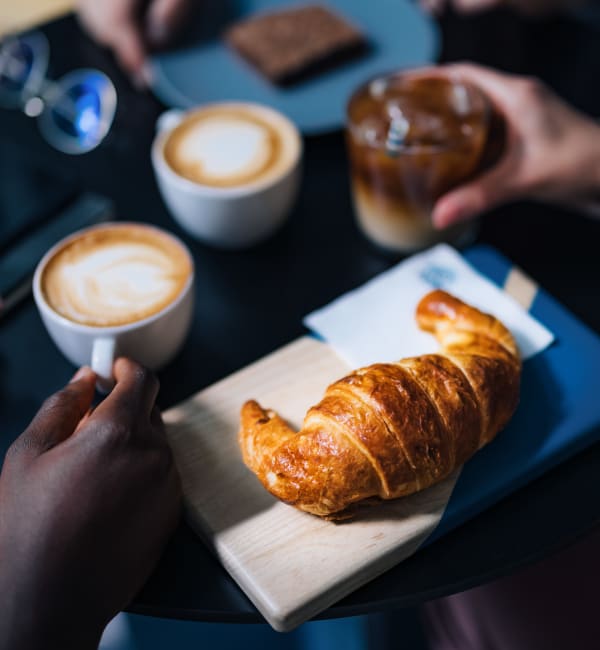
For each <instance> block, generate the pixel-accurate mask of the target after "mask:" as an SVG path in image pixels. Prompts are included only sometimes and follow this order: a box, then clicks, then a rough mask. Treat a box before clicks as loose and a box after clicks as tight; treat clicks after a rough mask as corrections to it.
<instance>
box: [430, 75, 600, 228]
mask: <svg viewBox="0 0 600 650" xmlns="http://www.w3.org/2000/svg"><path fill="white" fill-rule="evenodd" d="M444 69H445V70H446V73H447V74H449V75H454V76H457V77H458V78H459V79H464V80H465V81H467V82H470V83H472V84H474V85H476V86H479V87H480V88H481V89H482V90H483V91H484V92H485V93H486V94H487V96H488V97H489V98H490V100H491V101H492V103H493V104H494V106H495V109H496V110H497V111H498V113H499V114H500V116H501V117H502V118H503V119H504V122H505V125H506V130H507V137H506V147H505V150H504V152H503V155H502V157H501V159H500V160H499V162H498V163H497V164H496V165H495V166H494V167H493V168H492V169H490V170H489V171H487V172H485V173H484V174H482V175H481V176H479V177H478V178H476V179H475V180H473V181H472V182H470V183H467V184H465V185H462V186H460V187H458V188H456V189H454V190H452V191H450V192H448V193H447V194H446V195H445V196H442V197H441V198H440V199H439V200H438V201H437V203H436V205H435V207H434V212H433V221H434V223H435V225H436V226H438V227H445V226H448V225H450V224H452V223H455V222H458V221H463V220H466V219H470V218H472V217H475V216H476V215H478V214H481V213H483V212H486V211H487V210H490V209H491V208H494V207H496V206H498V205H500V204H502V203H506V202H509V201H515V200H519V199H534V200H539V201H545V202H550V203H557V204H562V205H566V206H568V207H572V208H574V209H577V210H582V211H585V212H587V213H588V214H590V215H597V216H600V124H599V123H597V122H596V121H595V120H593V119H592V118H590V117H587V116H585V115H583V114H582V113H580V112H578V111H577V110H575V109H574V108H572V107H570V106H569V105H568V104H566V103H565V102H564V101H563V100H561V99H560V98H559V97H558V96H557V95H555V94H554V93H553V92H552V91H551V90H549V89H548V88H547V87H546V86H544V85H543V84H542V83H541V82H540V81H538V80H536V79H531V78H525V77H517V76H513V75H508V74H502V73H499V72H495V71H493V70H490V69H487V68H483V67H480V66H476V65H471V64H459V65H449V66H445V68H444Z"/></svg>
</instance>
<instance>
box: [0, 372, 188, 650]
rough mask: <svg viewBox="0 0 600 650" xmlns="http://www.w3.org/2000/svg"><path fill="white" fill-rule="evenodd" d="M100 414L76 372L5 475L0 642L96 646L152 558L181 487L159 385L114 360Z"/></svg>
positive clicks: (87, 380) (89, 379)
mask: <svg viewBox="0 0 600 650" xmlns="http://www.w3.org/2000/svg"><path fill="white" fill-rule="evenodd" d="M114 372H115V378H116V386H115V388H114V389H113V391H112V392H111V394H110V395H108V397H106V399H105V400H104V401H103V402H102V403H101V404H100V405H99V406H98V407H97V408H96V409H95V410H93V411H91V412H90V406H91V403H92V399H93V396H94V385H95V380H96V377H95V375H94V373H93V372H92V371H91V370H89V369H87V368H83V369H81V370H80V371H79V372H78V373H77V374H76V375H75V377H74V378H73V380H72V381H71V383H69V384H68V385H67V386H66V387H65V388H63V389H62V390H61V391H59V392H58V393H56V394H55V395H53V396H52V397H50V398H49V399H48V400H46V402H44V404H43V406H42V408H41V409H40V411H39V412H38V413H37V415H36V416H35V417H34V419H33V420H32V422H31V424H30V425H29V426H28V427H27V429H26V430H25V432H24V433H23V434H22V435H21V436H20V437H19V438H17V440H16V441H15V442H14V443H13V445H12V446H11V448H10V449H9V451H8V453H7V454H6V458H5V461H4V466H3V468H2V473H1V474H0V593H1V594H2V613H1V614H0V648H2V650H4V649H5V648H6V649H8V648H10V650H20V649H21V648H27V649H28V650H34V649H37V648H42V647H43V648H60V649H61V650H67V649H70V648H77V649H78V650H87V648H96V647H97V645H98V642H99V640H100V636H101V634H102V631H103V629H104V627H105V626H106V624H107V623H108V621H109V620H110V619H111V618H112V617H113V616H114V615H115V614H116V613H117V612H119V611H120V610H121V609H123V608H124V607H125V606H127V604H128V603H129V602H130V601H131V600H132V598H133V597H134V595H135V594H136V593H137V591H138V590H139V589H140V587H141V586H142V585H143V584H144V582H145V581H146V579H147V578H148V576H149V574H150V573H151V571H152V569H153V568H154V566H155V565H156V563H157V561H158V559H159V557H160V555H161V553H162V551H163V549H164V547H165V544H166V543H167V541H168V539H169V537H170V536H171V534H172V532H173V529H174V528H175V526H176V524H177V521H178V518H179V513H180V497H181V491H180V490H181V489H180V482H179V477H178V475H177V472H176V469H175V466H174V464H173V459H172V455H171V451H170V449H169V447H168V444H167V441H166V438H165V433H164V426H163V423H162V419H161V416H160V413H159V411H158V409H157V408H156V405H155V400H156V395H157V392H158V382H157V380H156V379H155V378H154V376H153V375H152V374H151V373H149V372H148V371H146V370H145V369H143V368H142V367H141V366H139V365H137V364H135V363H133V362H132V361H129V360H127V359H119V360H117V362H116V363H115V367H114Z"/></svg>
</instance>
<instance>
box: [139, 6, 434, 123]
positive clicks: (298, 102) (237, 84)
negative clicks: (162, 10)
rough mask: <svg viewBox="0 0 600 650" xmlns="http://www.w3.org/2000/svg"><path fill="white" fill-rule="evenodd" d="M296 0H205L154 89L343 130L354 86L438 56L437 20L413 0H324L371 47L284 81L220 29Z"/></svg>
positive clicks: (179, 101)
mask: <svg viewBox="0 0 600 650" xmlns="http://www.w3.org/2000/svg"><path fill="white" fill-rule="evenodd" d="M299 4H301V3H300V2H299V1H298V0H238V1H237V2H235V3H231V2H225V1H224V0H219V1H218V2H207V3H206V4H204V3H203V7H202V9H203V11H202V13H201V15H200V16H199V17H198V22H199V25H198V31H197V34H195V35H193V36H192V37H191V39H190V44H189V45H187V46H185V47H182V48H179V49H177V50H174V51H169V52H165V53H161V54H159V55H157V56H155V57H154V58H153V59H152V65H151V67H152V77H153V81H152V90H153V92H154V93H155V94H156V95H157V97H158V98H159V99H160V100H161V101H162V102H164V103H165V104H167V105H168V106H171V107H175V108H190V107H192V106H197V105H200V104H206V103H210V102H220V101H249V102H258V103H261V104H266V105H268V106H271V107H273V108H275V109H277V110H279V111H281V112H282V113H284V114H285V115H287V116H288V117H289V118H290V119H291V120H292V121H293V122H295V123H296V125H297V126H298V128H299V129H300V130H301V131H302V132H303V133H304V134H316V133H324V132H327V131H331V130H335V129H339V128H340V127H342V125H343V124H344V121H345V108H346V103H347V101H348V99H349V97H350V95H351V93H352V91H353V90H354V89H355V88H356V87H357V86H358V85H359V84H361V83H362V82H364V81H365V80H366V79H368V78H370V77H372V76H375V75H377V74H379V73H382V72H388V71H391V70H397V69H398V68H406V67H411V66H420V65H423V64H426V63H431V62H432V61H434V60H435V59H436V57H437V54H438V50H439V44H440V37H439V32H438V28H437V25H436V24H435V23H434V21H433V20H432V19H431V18H430V17H429V16H428V15H426V14H425V13H424V12H423V11H422V10H421V9H420V8H419V7H418V5H417V3H416V2H413V1H412V0H326V2H325V3H324V4H325V5H326V6H329V7H331V9H332V10H334V11H338V12H339V13H340V15H342V16H344V17H345V18H347V19H348V20H350V21H352V22H353V23H355V24H356V25H358V26H360V27H361V28H362V29H363V30H364V32H365V34H366V35H367V37H368V39H369V42H370V49H369V51H368V53H367V54H365V55H364V56H361V57H358V58H356V59H353V60H351V61H348V62H347V63H345V64H342V65H340V66H338V67H335V68H333V69H331V70H328V71H327V72H324V73H323V74H321V75H317V76H314V77H312V78H310V79H307V80H305V81H302V82H299V83H297V84H294V85H291V86H290V87H289V88H279V87H278V86H275V85H274V84H271V83H270V82H269V81H267V80H266V79H264V78H263V77H262V76H261V75H260V74H259V73H258V72H257V71H256V70H254V69H253V68H252V67H251V66H250V65H249V64H247V63H246V62H245V61H244V60H242V58H241V57H239V56H238V55H237V54H236V53H235V52H233V51H232V50H231V49H229V47H227V45H226V44H225V43H224V42H223V40H222V33H223V31H224V29H225V28H226V26H227V25H229V24H231V23H232V22H233V21H235V20H237V19H239V18H241V17H244V16H249V15H251V14H255V13H257V12H264V11H272V10H276V9H281V8H285V6H286V5H289V6H298V5H299Z"/></svg>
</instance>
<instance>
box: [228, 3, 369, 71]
mask: <svg viewBox="0 0 600 650" xmlns="http://www.w3.org/2000/svg"><path fill="white" fill-rule="evenodd" d="M225 40H226V42H227V43H228V44H229V45H230V46H231V47H233V48H234V49H235V50H236V51H237V52H238V53H239V54H240V55H241V56H242V57H244V58H245V59H246V60H247V61H249V62H250V63H251V64H253V65H254V66H255V67H256V68H257V69H258V70H259V71H260V72H261V73H262V74H263V75H265V76H266V77H267V78H268V79H269V80H271V81H272V82H274V83H277V84H289V83H291V82H294V81H298V80H300V79H303V78H305V77H306V76H309V75H312V74H315V73H318V72H322V71H324V70H325V69H329V68H330V67H331V66H333V65H337V64H339V63H341V62H343V61H345V60H347V59H348V58H350V57H352V56H356V55H357V54H359V53H361V52H363V51H364V50H365V48H366V44H367V40H366V38H365V36H364V34H363V33H362V32H361V31H360V30H359V29H358V28H357V27H355V26H354V25H351V24H350V23H348V22H347V21H346V20H345V19H344V18H342V17H341V16H339V15H337V14H335V13H333V12H332V11H331V10H329V9H327V8H326V7H324V6H321V5H306V6H302V7H293V8H290V9H284V10H280V11H274V12H268V13H264V14H259V15H255V16H251V17H250V18H247V19H244V20H242V21H240V22H238V23H236V24H234V25H233V26H232V27H230V28H229V29H228V30H227V32H226V33H225Z"/></svg>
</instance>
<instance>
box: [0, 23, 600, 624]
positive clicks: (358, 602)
mask: <svg viewBox="0 0 600 650" xmlns="http://www.w3.org/2000/svg"><path fill="white" fill-rule="evenodd" d="M440 24H441V29H442V35H443V48H442V54H441V59H442V60H443V61H451V60H465V59H470V60H475V61H479V62H481V63H485V64H488V65H493V66H495V67H497V68H500V69H504V70H508V71H512V72H520V73H524V74H531V75H536V76H539V77H541V78H543V79H544V80H545V81H546V82H547V83H548V84H549V85H550V86H551V87H553V88H554V89H555V90H556V91H557V92H559V93H560V94H561V95H563V96H564V97H565V98H566V99H568V100H569V101H571V102H572V103H573V104H575V105H576V106H578V107H579V108H580V109H581V110H583V111H585V112H587V113H589V114H591V115H600V85H599V84H598V79H600V28H598V27H594V26H593V25H591V24H588V23H586V22H584V21H581V20H579V19H577V18H576V17H565V18H560V19H558V18H554V19H547V20H543V21H537V22H536V21H525V20H522V19H518V18H517V17H516V16H514V15H512V14H510V13H508V12H503V11H495V12H492V13H488V14H487V15H482V16H477V17H469V18H464V17H458V16H456V15H453V14H452V13H446V14H445V15H444V16H443V17H442V18H441V19H440ZM44 31H45V33H46V34H47V36H48V37H49V40H50V44H51V74H52V75H53V76H58V75H60V74H62V73H64V72H66V71H68V70H71V69H74V68H77V67H97V68H100V69H102V70H104V71H105V72H107V73H108V74H109V75H110V76H111V78H112V79H113V80H114V81H115V84H116V85H117V88H118V93H119V109H118V114H117V119H116V122H115V125H114V128H113V130H112V132H111V134H110V136H109V138H108V139H107V140H106V141H105V142H104V143H103V144H102V146H101V147H100V148H98V149H97V150H96V151H94V152H92V153H90V154H87V155H85V156H82V157H79V158H75V157H69V156H66V155H63V154H60V153H58V152H56V151H54V150H52V149H51V148H50V147H49V146H48V145H46V144H45V143H44V141H43V140H42V139H41V137H40V135H39V134H38V131H37V129H36V128H35V125H34V124H33V123H32V122H31V121H30V120H29V119H28V118H26V117H25V116H24V115H22V114H21V113H18V112H16V111H12V112H11V111H0V143H1V147H2V154H3V155H4V156H5V157H6V156H9V158H10V157H14V159H15V160H17V159H19V158H20V159H26V160H27V161H29V162H31V163H34V164H37V165H41V166H45V167H47V168H48V169H51V170H54V171H59V172H61V173H62V172H65V173H68V174H69V175H71V176H73V177H74V178H76V179H77V182H78V183H79V184H80V185H81V186H82V187H85V188H86V189H89V190H93V191H95V192H98V193H100V194H104V195H106V196H108V197H110V198H111V199H112V200H113V201H114V203H115V205H116V209H117V216H118V218H120V219H128V220H141V221H146V222H149V223H153V224H157V225H160V226H162V227H165V228H168V229H170V230H172V231H174V232H175V233H177V234H178V235H179V236H181V237H182V238H183V240H184V241H185V242H186V243H187V244H188V245H189V247H190V249H191V250H192V252H193V255H194V258H195V263H196V267H197V274H198V283H197V306H196V313H195V323H194V327H193V331H192V333H191V335H190V337H189V340H188V342H187V344H186V346H185V349H184V350H183V352H182V353H181V354H180V355H179V356H178V358H177V359H176V360H175V361H174V362H173V363H172V364H171V365H170V366H169V367H168V368H166V369H165V370H164V371H163V372H162V373H161V375H160V379H161V382H162V389H161V393H160V397H159V401H160V404H161V406H162V407H165V408H166V407H169V406H171V405H173V404H175V403H177V402H179V401H180V400H182V399H183V398H185V397H187V396H188V395H191V394H193V393H195V392H196V391H198V390H200V389H202V388H204V387H206V386H208V385H210V384H212V383H213V382H215V381H216V380H218V379H221V378H223V377H225V376H227V375H229V374H230V373H232V372H233V371H235V370H237V369H239V368H241V367H243V366H245V365H247V364H248V363H250V362H251V361H254V360H256V359H258V358H260V357H262V356H263V355H265V354H267V353H268V352H271V351H272V350H275V349H276V348H278V347H280V346H281V345H283V344H284V343H287V342H289V341H291V340H293V339H295V338H296V337H298V336H299V335H301V334H302V333H303V327H302V324H301V322H302V317H303V316H304V315H305V314H306V313H308V312H310V311H311V310H313V309H314V308H316V307H318V306H321V305H324V304H326V303H327V302H329V301H330V300H331V299H333V298H334V297H336V296H338V295H339V294H341V293H343V292H344V291H347V290H349V289H350V288H352V287H355V286H357V285H359V284H361V283H363V282H364V281H366V280H367V279H369V278H371V277H373V276H374V275H376V274H377V273H379V272H381V271H383V270H384V269H386V268H388V267H389V266H390V265H391V264H392V263H393V260H391V259H389V258H387V257H385V256H382V255H381V253H379V252H378V251H376V250H374V249H373V248H371V246H370V245H369V244H368V243H367V242H366V241H365V240H364V238H363V237H362V236H361V234H360V233H359V231H358V229H357V227H356V225H355V223H354V219H353V216H352V209H351V204H350V194H349V186H348V175H347V162H346V157H345V150H344V142H343V137H342V134H341V133H332V134H330V135H326V136H320V137H314V138H310V139H308V140H307V141H306V158H305V177H304V181H303V186H302V191H301V195H300V198H299V200H298V202H297V205H296V206H295V209H294V211H293V214H292V215H291V218H290V220H289V222H288V223H287V224H286V226H285V227H284V228H283V229H282V230H281V231H280V232H279V233H278V234H277V235H276V236H275V237H273V238H272V239H271V240H269V241H268V242H266V243H265V244H263V245H261V246H259V247H257V248H254V249H252V250H249V251H245V252H236V253H231V252H222V251H217V250H213V249H211V248H208V247H206V246H204V245H203V244H201V243H199V242H197V241H194V240H193V239H191V238H190V237H189V236H187V235H186V234H185V233H184V232H182V231H180V230H179V229H178V227H177V226H176V224H175V223H174V221H173V220H172V219H171V218H170V217H169V215H168V214H167V212H166V210H165V207H164V205H163V203H162V201H161V199H160V197H159V194H158V190H157V188H156V185H155V182H154V178H153V175H152V170H151V165H150V157H149V148H150V143H151V140H152V137H153V131H154V123H155V120H156V117H157V115H158V114H159V113H160V111H161V110H162V109H163V107H161V106H160V104H159V103H158V102H157V101H156V100H154V99H153V98H152V97H151V96H150V95H149V94H146V93H143V92H137V91H136V90H135V89H134V88H133V87H132V86H131V85H130V83H129V82H128V80H127V78H125V77H124V76H123V74H122V73H121V72H120V71H119V70H118V69H117V68H116V67H115V65H114V62H113V60H112V58H111V56H110V55H109V54H108V53H107V52H105V51H103V50H102V49H101V48H99V47H98V46H97V45H95V44H94V43H93V42H91V41H90V40H89V39H88V38H87V37H85V36H84V35H83V34H82V33H81V31H80V29H79V27H78V26H77V23H76V21H75V20H74V19H73V18H72V17H67V18H64V19H61V20H58V21H56V22H54V23H52V24H48V25H46V26H44ZM10 159H12V158H10ZM479 241H480V242H484V243H488V244H491V245H493V246H495V247H496V248H498V249H499V250H500V251H501V252H502V253H504V254H505V255H506V256H507V257H509V258H511V259H512V260H513V261H514V262H515V263H516V264H517V265H519V266H520V267H521V268H522V269H524V270H525V271H526V272H527V273H528V274H529V275H530V276H532V277H533V278H535V279H536V280H537V281H538V282H539V283H540V284H541V285H542V286H543V287H544V288H545V289H546V290H547V291H549V292H550V293H551V294H553V295H554V296H555V297H557V298H558V299H559V300H560V301H561V302H562V303H563V304H564V305H565V306H566V307H568V308H569V309H570V310H572V311H573V312H574V313H575V314H576V315H578V316H579V317H580V318H581V319H582V320H583V321H584V322H585V323H587V324H588V325H589V326H590V327H591V328H593V329H594V330H595V331H597V332H600V300H599V299H598V297H599V296H600V255H599V254H598V251H599V250H600V222H594V221H592V220H589V219H586V218H583V217H581V216H578V215H576V214H572V213H569V212H567V211H563V210H559V209H557V208H551V207H548V206H541V205H535V204H529V203H527V204H526V203H519V204H513V205H510V206H505V207H502V208H499V209H497V210H495V211H494V213H493V214H489V215H487V216H486V217H485V219H484V220H483V224H482V228H481V231H480V234H479ZM273 296H277V300H273ZM72 372H73V368H72V367H71V366H70V365H69V364H68V362H67V361H65V359H64V358H63V357H62V356H61V355H60V353H59V352H58V351H57V349H56V348H55V347H54V345H53V344H52V343H51V341H50V339H49V337H48V335H47V334H46V332H45V330H44V328H43V326H42V323H41V321H40V319H39V317H38V315H37V312H36V310H35V307H34V304H33V301H32V300H28V301H27V302H25V303H24V304H23V305H22V306H21V307H20V308H19V309H17V310H16V311H15V312H14V313H12V314H10V315H9V316H8V317H7V318H5V319H3V320H2V321H0V422H2V433H1V438H0V441H1V446H2V449H6V447H7V446H8V444H10V442H11V440H13V439H14V438H15V437H16V436H17V435H18V434H19V433H20V432H21V431H22V429H23V428H24V426H25V425H26V424H27V422H28V420H29V418H30V417H31V415H32V414H33V413H34V412H35V410H36V409H37V408H38V406H39V404H40V403H41V401H42V400H43V399H44V398H45V397H46V396H47V395H48V394H50V393H52V392H54V391H55V390H57V389H58V388H59V387H60V386H61V385H62V384H63V383H64V382H65V381H66V380H67V379H68V378H69V377H70V376H71V374H72ZM599 466H600V444H596V445H595V446H593V447H591V448H588V449H587V450H586V451H584V452H582V453H580V454H579V455H578V456H576V457H574V458H572V459H570V460H569V461H568V462H565V463H564V464H562V465H561V466H560V467H558V468H556V469H554V470H553V471H551V472H549V473H547V474H546V475H544V476H543V477H542V478H540V479H538V480H536V481H535V482H533V483H531V484H529V485H528V486H526V487H525V488H522V489H521V490H519V491H518V492H517V493H515V494H513V495H512V496H510V497H509V498H507V499H505V500H504V501H502V502H501V503H499V504H497V505H496V506H494V507H493V508H490V509H489V510H487V511H486V512H485V513H483V514H481V515H479V516H478V517H476V518H475V519H473V520H471V521H469V522H468V523H466V524H464V525H463V526H461V527H460V528H458V529H456V530H455V531H454V532H452V533H450V534H448V535H446V536H444V537H443V538H442V539H440V540H439V541H437V542H435V543H433V544H432V545H430V546H428V547H426V548H424V549H423V550H421V551H419V552H418V553H417V554H415V555H414V556H413V557H411V558H410V559H408V560H406V561H405V562H403V563H402V564H401V565H399V566H397V567H396V568H394V569H392V570H391V571H388V572H387V573H386V574H385V575H383V576H381V577H380V578H377V579H376V580H373V581H372V582H371V583H369V584H368V585H366V586H364V587H362V588H361V589H359V590H357V591H356V592H354V593H353V594H351V595H350V596H348V597H346V598H344V599H343V600H342V601H340V602H339V603H337V604H336V605H335V606H333V607H331V608H330V609H329V610H327V611H326V612H323V614H322V615H321V618H327V617H339V616H347V615H353V614H359V613H369V612H376V611H384V610H388V609H392V608H398V607H404V606H410V605H415V604H418V603H421V602H423V601H425V600H428V599H431V598H434V597H437V596H442V595H447V594H451V593H454V592H457V591H460V590H463V589H465V588H468V587H471V586H474V585H477V584H481V583H483V582H485V581H488V580H490V579H492V578H494V577H497V576H502V575H506V574H509V573H510V572H513V571H515V570H516V569H517V568H519V567H521V566H524V565H526V564H528V563H531V562H534V561H536V560H538V559H540V558H543V557H545V556H547V555H548V554H550V553H552V552H554V551H555V550H557V549H559V548H562V547H564V546H566V545H568V544H570V543H572V542H573V541H575V540H576V539H578V538H580V537H582V536H584V535H585V534H586V533H588V532H589V531H591V530H592V529H593V528H594V527H595V526H596V525H598V523H599V521H600V500H598V499H596V498H590V495H595V494H597V493H598V489H599V488H600V478H599V475H598V470H597V468H598V467H599ZM586 495H587V497H586ZM130 611H133V612H139V613H145V614H151V615H157V616H163V617H174V618H185V619H197V620H205V621H208V620H211V621H223V622H257V621H261V620H262V618H261V616H260V615H259V614H258V612H257V611H256V609H255V608H254V606H253V605H252V604H251V603H250V602H249V601H248V599H247V598H246V597H245V596H244V594H243V593H242V592H241V591H240V589H239V588H238V587H237V586H236V584H235V583H234V582H233V581H232V580H231V579H230V578H229V576H228V575H227V573H226V572H225V571H224V569H223V568H222V567H221V566H220V564H219V563H218V561H217V560H216V559H215V558H214V557H213V556H212V555H211V553H210V552H209V550H208V549H207V548H206V547H205V546H204V545H203V543H202V542H201V541H200V540H199V539H198V538H197V537H196V536H195V535H194V534H193V532H192V531H191V530H190V529H189V528H188V526H187V525H186V524H185V523H181V525H180V526H179V529H178V531H177V533H176V534H175V536H174V538H173V540H172V542H171V543H170V545H169V547H168V549H167V551H166V552H165V554H164V557H163V558H162V560H161V562H160V564H159V566H158V567H157V569H156V571H155V572H154V574H153V576H152V577H151V578H150V580H149V581H148V583H147V584H146V586H145V587H144V588H143V590H142V591H141V592H140V593H139V594H138V596H137V598H136V599H135V601H134V602H133V603H132V604H131V607H130Z"/></svg>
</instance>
